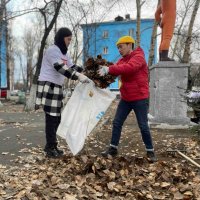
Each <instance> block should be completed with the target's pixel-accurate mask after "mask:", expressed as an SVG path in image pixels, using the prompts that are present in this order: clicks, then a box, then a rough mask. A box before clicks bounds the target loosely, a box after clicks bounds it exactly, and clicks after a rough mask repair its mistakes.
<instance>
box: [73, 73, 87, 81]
mask: <svg viewBox="0 0 200 200" xmlns="http://www.w3.org/2000/svg"><path fill="white" fill-rule="evenodd" d="M75 75H76V76H77V77H78V80H79V81H80V82H81V83H89V82H90V79H89V78H88V77H87V76H85V75H84V74H81V73H79V72H76V73H75Z"/></svg>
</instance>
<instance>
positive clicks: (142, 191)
mask: <svg viewBox="0 0 200 200" xmlns="http://www.w3.org/2000/svg"><path fill="white" fill-rule="evenodd" d="M31 152H32V155H30V156H28V157H26V158H24V157H23V158H20V159H18V161H16V162H20V163H21V164H23V167H21V168H19V167H14V168H11V169H6V168H5V167H4V166H0V199H4V200H8V199H10V200H11V199H12V200H14V199H21V200H29V199H30V200H43V199H44V200H56V199H59V200H84V199H88V200H100V199H101V200H107V199H108V200H124V199H127V200H148V199H159V200H161V199H167V200H170V199H185V200H187V199H188V200H191V199H196V200H197V199H200V174H199V172H198V171H197V170H195V169H194V168H193V167H192V166H190V165H188V166H187V167H186V166H185V165H186V163H177V162H164V161H159V162H157V163H153V164H152V163H149V162H148V161H147V159H145V158H143V157H135V156H123V157H122V156H120V157H118V158H115V159H104V158H102V157H99V156H95V155H90V156H88V155H86V154H84V155H79V156H76V157H73V156H70V154H68V155H67V156H65V157H63V158H62V159H58V160H56V159H55V160H53V159H52V160H51V159H50V160H49V159H45V157H44V155H43V154H42V150H38V149H36V148H35V149H32V151H31Z"/></svg>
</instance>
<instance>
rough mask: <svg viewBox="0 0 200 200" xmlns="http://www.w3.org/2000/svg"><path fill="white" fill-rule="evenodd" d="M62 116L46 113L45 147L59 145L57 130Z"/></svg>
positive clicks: (49, 147)
mask: <svg viewBox="0 0 200 200" xmlns="http://www.w3.org/2000/svg"><path fill="white" fill-rule="evenodd" d="M60 120H61V116H51V115H49V114H47V113H45V133H46V146H45V149H51V148H54V147H57V143H58V142H57V137H56V131H57V129H58V126H59V124H60Z"/></svg>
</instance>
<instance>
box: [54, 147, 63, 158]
mask: <svg viewBox="0 0 200 200" xmlns="http://www.w3.org/2000/svg"><path fill="white" fill-rule="evenodd" d="M55 150H56V151H57V152H58V154H59V155H61V156H62V155H63V154H64V151H63V150H61V149H58V147H57V145H56V146H55Z"/></svg>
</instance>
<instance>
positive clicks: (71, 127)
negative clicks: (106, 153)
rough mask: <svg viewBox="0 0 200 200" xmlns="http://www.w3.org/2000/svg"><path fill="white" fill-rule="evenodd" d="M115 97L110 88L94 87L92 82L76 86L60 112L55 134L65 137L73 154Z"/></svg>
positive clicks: (82, 143)
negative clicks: (59, 121)
mask: <svg viewBox="0 0 200 200" xmlns="http://www.w3.org/2000/svg"><path fill="white" fill-rule="evenodd" d="M115 97H116V95H115V94H113V93H112V92H111V91H110V90H108V89H100V88H97V87H95V86H94V83H93V82H90V83H88V84H82V83H79V84H78V85H77V86H76V88H75V90H74V92H73V94H72V96H71V98H70V99H69V101H68V102H67V105H66V106H65V108H64V110H63V112H62V114H61V123H60V125H59V127H58V130H57V135H59V136H60V137H62V138H64V139H66V142H67V144H68V146H69V149H70V150H71V152H72V153H73V155H76V154H77V153H78V152H79V151H80V150H81V149H82V148H83V146H84V143H85V139H86V137H87V136H88V135H89V134H90V132H91V131H92V130H93V128H94V127H95V126H96V124H97V123H98V121H99V120H100V119H101V117H102V116H103V115H104V114H105V112H106V110H107V109H108V107H109V105H110V104H111V103H112V101H113V100H114V99H115Z"/></svg>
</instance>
